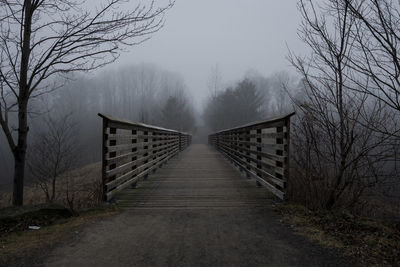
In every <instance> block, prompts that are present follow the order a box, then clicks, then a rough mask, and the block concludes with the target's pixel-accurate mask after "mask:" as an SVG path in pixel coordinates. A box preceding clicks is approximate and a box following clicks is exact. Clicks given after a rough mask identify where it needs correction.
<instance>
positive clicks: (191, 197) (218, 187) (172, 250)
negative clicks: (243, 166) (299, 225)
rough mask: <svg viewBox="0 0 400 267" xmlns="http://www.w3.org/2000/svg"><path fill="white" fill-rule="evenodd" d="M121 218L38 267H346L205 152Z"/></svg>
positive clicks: (173, 164)
mask: <svg viewBox="0 0 400 267" xmlns="http://www.w3.org/2000/svg"><path fill="white" fill-rule="evenodd" d="M118 203H119V205H121V206H123V207H125V208H126V211H124V212H123V213H122V214H121V215H118V216H116V217H114V218H110V219H106V220H103V221H99V222H97V223H95V224H91V225H90V226H88V227H86V228H84V229H83V231H81V232H80V234H79V235H76V237H74V238H73V239H71V240H70V241H68V242H67V243H64V244H62V245H61V246H58V247H56V248H55V249H54V250H53V251H51V252H50V253H49V255H48V256H47V257H46V258H45V265H46V266H58V267H59V266H174V267H175V266H346V265H348V264H347V263H346V262H345V261H344V260H343V259H342V258H341V257H340V256H338V255H337V254H336V253H335V252H334V251H331V250H328V249H325V248H321V247H319V246H316V245H313V244H311V243H309V242H308V241H306V240H304V239H302V238H301V237H299V236H296V235H294V234H293V233H292V232H291V230H290V229H288V228H287V227H285V226H283V225H281V224H280V223H279V220H278V219H277V217H276V215H274V214H273V213H272V212H271V211H269V210H268V209H267V208H266V207H267V206H268V205H270V204H271V200H270V198H269V197H268V194H267V193H266V189H265V188H257V187H256V186H255V182H254V180H247V179H246V178H244V177H242V176H241V175H240V173H239V172H237V171H236V170H235V169H233V168H232V167H231V165H229V164H228V162H227V161H225V160H224V159H223V158H222V156H221V155H220V154H219V153H218V152H216V151H214V150H212V149H211V148H210V147H208V146H206V145H192V146H190V147H189V148H188V149H187V150H186V151H184V152H183V153H181V154H180V155H179V156H177V157H175V158H174V159H172V160H171V161H169V162H168V164H167V165H165V166H164V167H163V168H162V169H160V170H158V171H157V173H156V174H154V175H152V176H151V177H150V178H149V180H148V181H147V182H145V183H143V185H142V187H141V188H138V189H129V190H126V191H124V192H123V193H122V194H121V195H120V196H119V197H118Z"/></svg>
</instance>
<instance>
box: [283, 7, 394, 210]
mask: <svg viewBox="0 0 400 267" xmlns="http://www.w3.org/2000/svg"><path fill="white" fill-rule="evenodd" d="M317 2H318V4H317ZM299 10H300V12H301V14H302V18H303V21H302V26H301V30H300V37H301V38H302V40H303V41H304V42H305V43H306V44H307V45H308V47H309V48H310V49H311V55H310V57H308V58H302V57H297V56H293V55H291V56H290V61H291V63H292V64H293V66H294V67H295V68H296V69H297V71H298V73H299V74H300V75H301V77H302V81H303V83H304V88H305V91H304V96H303V100H302V101H298V102H297V107H298V109H299V113H300V115H301V117H300V119H299V122H298V124H297V125H296V126H295V129H294V133H295V134H294V138H293V145H294V147H295V151H296V154H295V157H294V158H295V161H296V163H297V166H298V169H297V172H298V173H297V174H296V177H297V180H301V179H303V180H301V182H302V183H303V186H304V185H306V189H307V190H308V191H307V192H305V194H306V198H309V199H308V200H307V201H312V199H310V198H311V197H313V196H314V197H315V200H316V201H318V202H319V203H314V204H316V205H321V206H323V207H325V208H328V209H331V208H333V207H335V206H336V205H353V204H354V203H355V202H356V201H357V200H358V198H359V197H360V196H361V195H362V193H363V192H364V190H365V189H366V188H368V187H372V186H375V185H376V183H378V182H381V181H382V179H384V178H385V172H384V171H383V170H382V168H381V167H382V164H384V163H385V161H386V160H387V158H388V157H389V156H390V155H391V153H392V151H391V150H389V149H388V147H387V146H384V145H385V144H386V143H385V141H386V137H385V136H384V135H382V134H380V133H377V132H375V131H374V130H373V129H371V128H369V127H365V126H366V125H374V124H375V123H376V122H378V121H379V122H380V123H384V124H388V123H389V122H390V117H389V116H388V114H386V113H385V110H384V109H383V108H382V106H381V105H380V104H379V103H377V102H376V101H374V100H373V99H370V98H369V95H368V94H367V93H366V92H365V90H358V91H357V90H356V91H355V90H352V89H353V88H355V87H357V86H362V87H360V88H369V86H370V84H369V83H364V84H355V83H354V82H353V81H352V80H350V79H347V77H349V76H351V77H357V73H355V72H354V70H353V68H351V64H352V62H351V60H350V57H351V55H352V53H354V52H355V49H356V47H355V46H354V39H353V32H354V30H356V29H357V28H359V27H360V21H358V20H357V19H356V18H355V17H354V16H352V15H351V8H350V6H349V4H348V3H347V2H346V1H343V0H327V1H324V3H323V4H322V5H320V2H319V1H313V0H300V1H299ZM366 90H368V89H366ZM297 191H298V192H300V191H301V190H299V189H297Z"/></svg>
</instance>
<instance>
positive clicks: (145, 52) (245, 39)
mask: <svg viewBox="0 0 400 267" xmlns="http://www.w3.org/2000/svg"><path fill="white" fill-rule="evenodd" d="M296 3H297V1H295V0H285V1H277V0H274V1H273V0H177V1H176V4H175V6H174V7H173V8H172V9H171V10H170V11H169V12H168V14H167V16H166V24H165V27H164V28H163V29H162V30H161V31H160V32H158V33H156V34H155V35H154V36H153V38H152V39H151V40H149V41H147V42H145V43H143V44H141V45H140V46H136V47H133V48H130V52H129V53H128V54H124V55H122V56H121V58H120V59H119V61H118V63H116V64H118V65H124V64H127V63H133V64H137V63H154V64H156V65H158V66H160V67H162V68H164V69H168V70H171V71H176V72H179V73H181V74H182V75H183V77H184V79H185V81H186V83H187V85H188V88H189V89H190V91H191V92H192V95H193V96H194V97H195V99H196V100H195V104H196V106H197V107H198V108H199V107H201V103H202V100H203V99H204V97H205V96H206V94H207V93H208V89H207V83H208V80H209V77H210V72H211V68H212V66H215V65H216V64H218V65H219V67H220V69H221V73H222V80H223V82H224V83H227V82H228V83H229V82H233V81H237V80H238V79H240V78H242V77H243V76H244V74H245V73H246V72H247V71H248V70H250V69H253V70H256V71H258V72H259V73H261V74H263V75H265V76H267V75H270V74H272V73H273V72H275V71H280V70H283V69H290V66H289V64H288V62H287V60H286V58H285V57H286V55H287V51H288V50H287V47H286V43H287V44H288V46H289V47H290V48H291V49H292V50H294V51H299V52H301V51H302V49H303V48H304V44H303V43H301V41H300V40H299V38H298V36H297V29H298V27H299V22H300V14H299V12H298V10H297V7H296ZM113 66H115V65H113ZM291 70H292V69H291Z"/></svg>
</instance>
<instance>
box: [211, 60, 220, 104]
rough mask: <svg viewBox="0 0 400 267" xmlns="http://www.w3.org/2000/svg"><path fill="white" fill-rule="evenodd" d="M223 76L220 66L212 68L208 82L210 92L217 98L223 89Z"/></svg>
mask: <svg viewBox="0 0 400 267" xmlns="http://www.w3.org/2000/svg"><path fill="white" fill-rule="evenodd" d="M221 82H222V74H221V69H220V67H219V65H218V64H216V65H215V66H214V67H212V68H211V71H210V77H209V80H208V91H209V93H210V94H211V96H213V97H216V96H217V94H218V91H219V90H220V89H221V86H222V85H221Z"/></svg>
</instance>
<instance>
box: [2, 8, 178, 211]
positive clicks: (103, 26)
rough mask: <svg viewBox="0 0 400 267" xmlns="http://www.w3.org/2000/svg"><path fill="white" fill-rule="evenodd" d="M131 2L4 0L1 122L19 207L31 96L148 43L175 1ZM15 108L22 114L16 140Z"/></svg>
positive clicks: (20, 203) (49, 89) (14, 191)
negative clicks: (89, 4) (55, 80)
mask: <svg viewBox="0 0 400 267" xmlns="http://www.w3.org/2000/svg"><path fill="white" fill-rule="evenodd" d="M128 5H129V1H123V0H108V1H106V2H102V3H100V4H99V6H98V7H96V8H93V10H86V9H85V6H86V1H73V0H55V1H47V0H43V1H39V0H24V1H17V0H10V1H8V0H3V1H0V80H1V83H2V84H3V85H2V87H1V88H0V89H1V90H2V91H1V96H2V98H3V101H2V104H1V105H0V124H1V126H2V129H3V131H4V133H5V135H6V138H7V141H8V144H9V147H10V149H11V151H12V153H13V156H14V190H13V204H14V205H22V203H23V187H24V186H23V185H24V177H25V159H26V151H27V144H28V142H27V136H28V131H29V127H28V115H27V114H28V106H29V102H30V99H32V98H34V97H37V96H39V95H41V94H44V93H47V92H50V91H52V90H54V89H55V87H56V86H57V84H52V83H51V82H50V79H49V78H51V77H54V76H55V75H56V74H59V75H64V74H66V73H71V72H76V71H89V70H93V69H96V68H99V67H101V66H104V65H105V64H108V63H110V62H113V61H115V60H116V59H117V58H118V55H119V53H120V51H121V49H123V48H124V47H126V46H130V45H135V44H138V43H141V42H143V41H145V40H146V39H147V38H148V37H149V36H150V34H152V33H154V32H156V31H158V30H159V29H160V28H161V27H162V25H163V16H162V15H163V14H164V12H165V10H166V9H167V8H169V7H171V5H172V4H171V3H170V4H169V5H167V6H166V7H164V8H156V7H155V4H154V2H150V3H149V4H147V5H137V6H136V7H134V8H133V9H132V8H129V6H128ZM122 9H124V11H121V10H122ZM10 111H15V112H17V113H18V126H17V127H16V130H17V138H16V139H14V137H13V133H12V128H11V126H10V124H9V123H8V122H7V117H8V115H7V113H8V112H10Z"/></svg>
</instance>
